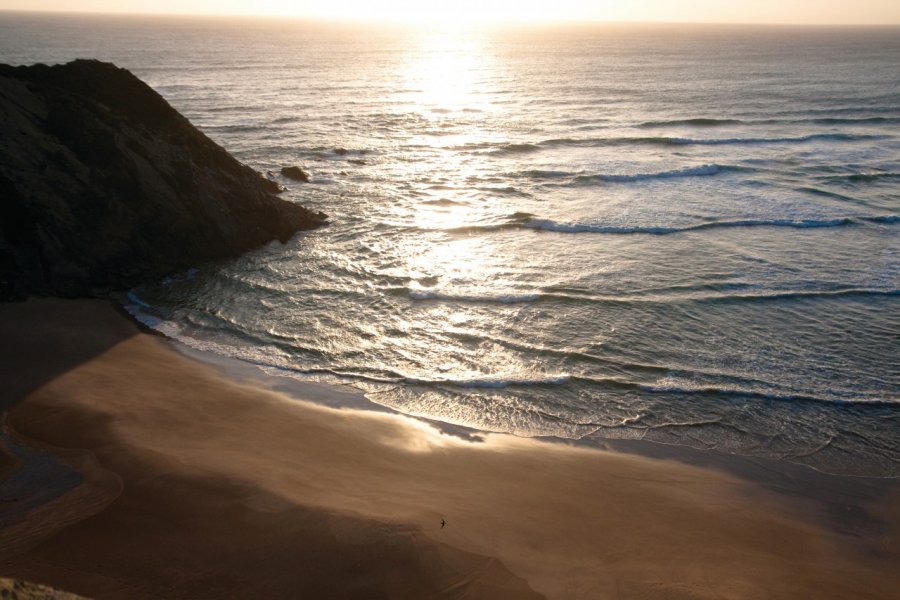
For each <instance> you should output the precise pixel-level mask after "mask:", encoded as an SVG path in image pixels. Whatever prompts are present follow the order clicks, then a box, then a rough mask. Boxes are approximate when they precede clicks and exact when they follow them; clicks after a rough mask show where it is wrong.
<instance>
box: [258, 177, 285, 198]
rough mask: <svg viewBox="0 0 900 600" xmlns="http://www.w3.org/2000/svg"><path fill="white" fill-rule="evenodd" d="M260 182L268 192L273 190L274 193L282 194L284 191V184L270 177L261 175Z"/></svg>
mask: <svg viewBox="0 0 900 600" xmlns="http://www.w3.org/2000/svg"><path fill="white" fill-rule="evenodd" d="M259 178H260V180H261V181H260V183H261V184H262V186H263V189H264V190H266V191H267V192H272V193H273V194H280V193H281V192H283V191H284V186H283V185H281V184H280V183H278V182H277V181H272V180H271V179H269V178H268V177H263V176H262V175H260V176H259Z"/></svg>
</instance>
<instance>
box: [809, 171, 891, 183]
mask: <svg viewBox="0 0 900 600" xmlns="http://www.w3.org/2000/svg"><path fill="white" fill-rule="evenodd" d="M824 179H825V180H827V181H849V182H852V183H874V182H877V181H882V180H885V179H888V180H890V179H900V173H891V172H884V173H853V174H851V175H833V176H829V177H824Z"/></svg>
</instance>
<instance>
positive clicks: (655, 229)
mask: <svg viewBox="0 0 900 600" xmlns="http://www.w3.org/2000/svg"><path fill="white" fill-rule="evenodd" d="M853 223H854V220H853V219H851V218H849V217H846V218H840V219H824V220H820V219H798V220H792V219H743V220H737V221H713V222H711V223H700V224H697V225H687V226H683V227H660V226H645V227H641V226H614V225H599V224H598V225H595V224H588V223H584V224H582V223H558V222H556V221H553V220H550V219H531V220H529V221H528V222H526V223H523V224H522V226H523V227H528V228H531V229H541V230H544V231H554V232H558V233H612V234H630V233H644V234H653V235H666V234H670V233H681V232H685V231H699V230H702V229H714V228H720V227H792V228H796V229H806V228H811V227H841V226H844V225H852V224H853Z"/></svg>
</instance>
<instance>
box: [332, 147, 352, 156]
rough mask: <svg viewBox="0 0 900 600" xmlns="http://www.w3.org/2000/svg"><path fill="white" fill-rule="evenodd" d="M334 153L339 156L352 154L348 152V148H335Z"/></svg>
mask: <svg viewBox="0 0 900 600" xmlns="http://www.w3.org/2000/svg"><path fill="white" fill-rule="evenodd" d="M334 153H335V154H337V155H338V156H346V155H347V154H349V153H350V151H349V150H347V149H346V148H335V149H334Z"/></svg>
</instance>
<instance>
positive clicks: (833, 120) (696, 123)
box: [637, 117, 900, 128]
mask: <svg viewBox="0 0 900 600" xmlns="http://www.w3.org/2000/svg"><path fill="white" fill-rule="evenodd" d="M806 123H809V124H814V125H893V124H897V123H900V117H856V118H854V117H815V118H812V119H717V118H706V117H697V118H692V119H669V120H660V121H644V122H643V123H639V124H638V125H637V126H638V127H641V128H653V127H680V126H690V127H720V126H723V125H744V126H747V125H779V124H794V125H799V124H806Z"/></svg>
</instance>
